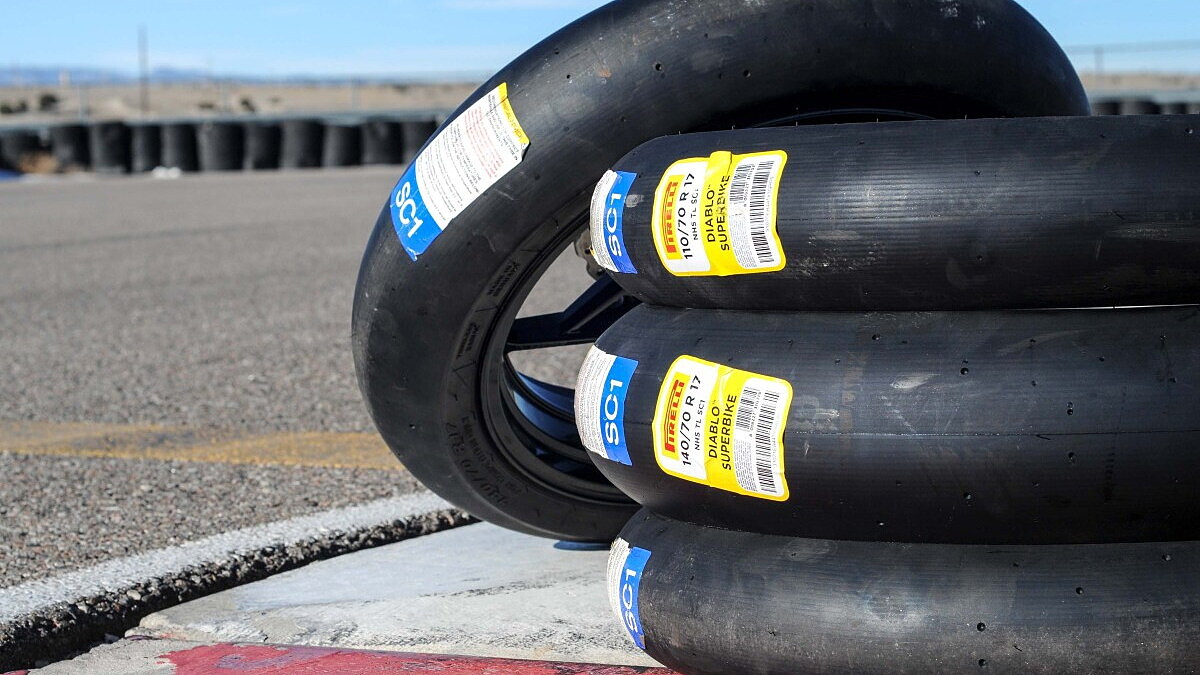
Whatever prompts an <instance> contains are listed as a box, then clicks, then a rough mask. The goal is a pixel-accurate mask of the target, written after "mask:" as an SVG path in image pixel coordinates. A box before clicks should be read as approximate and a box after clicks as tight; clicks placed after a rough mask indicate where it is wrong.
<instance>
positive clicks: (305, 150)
mask: <svg viewBox="0 0 1200 675" xmlns="http://www.w3.org/2000/svg"><path fill="white" fill-rule="evenodd" d="M281 126H282V129H283V141H282V147H281V149H280V160H279V165H280V167H282V168H284V169H311V168H314V167H318V166H321V151H322V149H323V146H324V141H325V127H323V126H322V125H321V123H320V122H319V121H317V120H286V121H284V122H283V124H282V125H281Z"/></svg>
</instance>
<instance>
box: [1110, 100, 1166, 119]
mask: <svg viewBox="0 0 1200 675" xmlns="http://www.w3.org/2000/svg"><path fill="white" fill-rule="evenodd" d="M1120 108H1121V114H1122V115H1157V114H1159V112H1161V110H1160V108H1159V107H1158V104H1157V103H1155V102H1154V101H1151V100H1148V99H1142V98H1128V99H1125V100H1124V101H1121V103H1120Z"/></svg>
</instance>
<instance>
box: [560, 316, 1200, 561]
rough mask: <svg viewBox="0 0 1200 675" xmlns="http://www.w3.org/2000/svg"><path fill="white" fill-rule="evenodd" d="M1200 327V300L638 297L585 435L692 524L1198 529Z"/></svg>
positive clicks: (807, 532) (609, 334)
mask: <svg viewBox="0 0 1200 675" xmlns="http://www.w3.org/2000/svg"><path fill="white" fill-rule="evenodd" d="M1198 328H1200V311H1198V310H1197V308H1195V307H1179V308H1160V309H1136V310H1135V309H1130V310H1111V309H1109V310H1064V311H1039V312H1032V311H1018V312H943V313H936V312H931V313H873V314H856V313H852V312H842V313H815V312H809V313H783V312H733V311H720V310H686V309H665V308H652V307H649V306H646V305H643V306H641V307H638V308H636V309H634V310H633V311H632V312H630V313H628V314H626V315H625V316H624V317H622V318H621V319H620V320H618V321H617V323H616V324H614V325H613V326H612V327H611V328H609V329H608V331H606V332H605V333H604V335H602V336H601V337H600V339H599V340H598V341H597V342H596V344H595V345H594V347H593V350H592V352H591V354H590V355H589V357H588V358H587V360H586V361H585V363H584V367H583V369H582V370H581V373H580V381H579V383H578V385H577V388H576V391H577V392H579V393H578V395H577V396H576V404H577V406H578V407H577V415H578V419H579V420H580V423H579V430H580V433H581V435H582V436H583V438H584V441H585V444H586V445H587V447H589V448H591V449H593V450H594V452H593V454H592V457H593V458H594V459H595V461H596V464H597V466H599V468H600V469H601V471H603V472H604V474H605V476H607V477H608V478H609V480H611V481H612V482H613V484H614V485H616V486H617V487H619V488H621V490H622V491H624V492H625V493H626V494H628V495H629V496H630V497H632V498H633V499H634V500H636V501H637V502H638V503H640V504H642V505H643V506H645V507H647V508H649V509H650V510H652V511H654V512H656V513H660V514H662V515H665V516H668V517H672V518H677V519H680V520H686V521H689V522H695V523H698V524H701V525H710V526H716V527H727V528H734V529H739V530H745V531H748V532H761V533H765V534H779V535H790V536H802V537H814V538H823V539H854V540H863V541H880V540H887V541H908V542H940V543H953V544H1066V543H1098V542H1129V541H1167V540H1171V541H1174V540H1190V539H1200V506H1197V504H1196V500H1195V486H1196V485H1197V484H1198V483H1200V462H1196V461H1195V454H1194V451H1195V448H1196V447H1200V428H1198V427H1197V424H1196V419H1197V411H1198V410H1200V388H1198V387H1197V384H1200V337H1198V335H1200V331H1198V330H1197V329H1198ZM719 366H724V367H725V368H724V369H722V368H720V367H719ZM621 396H624V399H623V400H621ZM606 433H607V436H605V434H606Z"/></svg>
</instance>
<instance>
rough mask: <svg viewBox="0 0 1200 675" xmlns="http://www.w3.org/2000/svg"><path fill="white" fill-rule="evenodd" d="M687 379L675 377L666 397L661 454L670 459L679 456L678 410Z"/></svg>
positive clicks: (681, 376)
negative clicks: (666, 455) (663, 453)
mask: <svg viewBox="0 0 1200 675" xmlns="http://www.w3.org/2000/svg"><path fill="white" fill-rule="evenodd" d="M687 386H688V378H687V377H685V376H683V375H676V376H675V378H674V379H673V380H672V381H671V390H670V393H669V394H668V395H667V414H666V419H664V420H663V429H662V434H663V452H665V453H667V454H668V455H670V456H672V457H678V456H679V408H680V406H681V405H682V404H683V393H684V392H685V391H686V390H687Z"/></svg>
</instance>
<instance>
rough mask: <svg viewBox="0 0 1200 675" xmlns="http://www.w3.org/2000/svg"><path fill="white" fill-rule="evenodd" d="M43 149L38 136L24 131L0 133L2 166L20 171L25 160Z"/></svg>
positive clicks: (15, 130)
mask: <svg viewBox="0 0 1200 675" xmlns="http://www.w3.org/2000/svg"><path fill="white" fill-rule="evenodd" d="M41 149H42V144H41V141H40V140H39V139H38V136H37V134H35V133H34V132H32V131H26V130H24V129H13V130H11V131H4V132H0V165H6V166H9V167H12V168H13V169H14V170H17V169H20V168H21V166H22V164H23V163H24V160H25V159H26V158H27V157H29V156H30V155H33V154H35V153H37V152H39V151H41Z"/></svg>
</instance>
